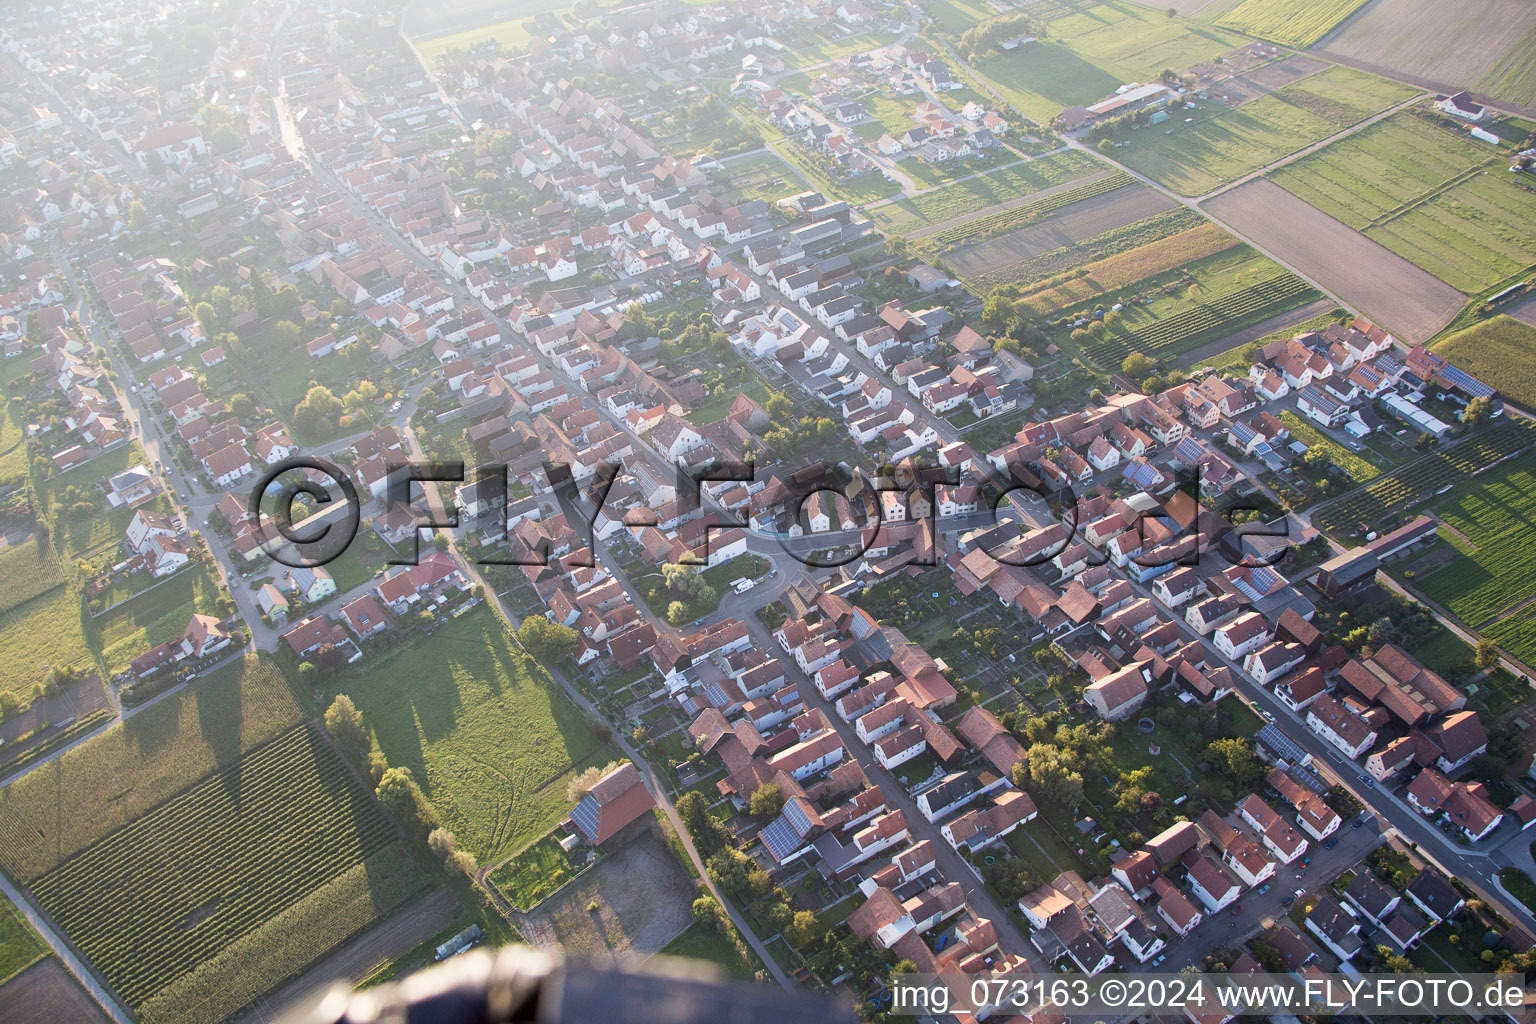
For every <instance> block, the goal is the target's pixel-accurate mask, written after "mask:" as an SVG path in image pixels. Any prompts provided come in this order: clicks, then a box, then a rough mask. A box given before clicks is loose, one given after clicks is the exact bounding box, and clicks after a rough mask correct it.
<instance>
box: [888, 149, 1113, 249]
mask: <svg viewBox="0 0 1536 1024" xmlns="http://www.w3.org/2000/svg"><path fill="white" fill-rule="evenodd" d="M902 169H903V170H906V169H907V168H906V166H905V163H904V164H903V167H902ZM1110 173H1112V172H1109V171H1106V170H1105V168H1104V165H1103V164H1101V163H1099V162H1098V161H1097V160H1094V159H1093V158H1092V157H1091V156H1089V155H1088V154H1086V153H1081V152H1077V151H1075V150H1068V151H1066V152H1061V153H1052V154H1050V155H1048V156H1043V157H1040V158H1039V159H1037V160H1031V161H1029V162H1027V163H1012V164H1007V165H1005V166H1003V167H999V168H997V169H995V170H991V171H987V172H985V173H982V174H976V175H972V176H971V177H968V178H966V179H964V180H963V181H955V182H951V183H949V184H948V185H946V186H945V187H943V188H940V189H935V190H933V191H930V192H922V193H919V194H918V195H915V196H910V197H905V198H899V199H894V200H892V201H891V202H889V203H882V204H880V205H879V206H875V207H872V208H871V209H870V211H869V212H870V214H871V216H873V217H874V218H875V220H876V222H877V223H878V224H879V225H880V226H881V228H882V230H885V231H888V232H894V233H908V232H910V233H913V234H917V233H919V232H920V231H922V230H932V229H934V228H935V227H937V226H939V225H941V224H944V223H945V222H947V221H950V220H953V219H956V218H960V217H964V216H966V215H967V214H974V213H976V212H977V211H978V210H984V209H986V208H987V207H989V206H994V205H997V204H999V203H1010V204H1014V205H1018V204H1022V203H1025V202H1028V201H1029V200H1031V199H1032V198H1033V196H1034V195H1035V194H1036V193H1039V192H1042V191H1044V190H1046V189H1050V188H1054V187H1057V186H1061V185H1063V184H1067V183H1075V182H1080V181H1083V182H1086V179H1088V178H1090V177H1102V176H1107V175H1108V174H1110Z"/></svg>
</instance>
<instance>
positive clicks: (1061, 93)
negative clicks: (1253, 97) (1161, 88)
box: [972, 0, 1244, 124]
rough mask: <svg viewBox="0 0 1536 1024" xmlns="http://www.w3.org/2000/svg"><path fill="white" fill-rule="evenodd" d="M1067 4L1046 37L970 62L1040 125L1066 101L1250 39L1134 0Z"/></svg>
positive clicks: (1107, 91) (1092, 99)
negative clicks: (1078, 5)
mask: <svg viewBox="0 0 1536 1024" xmlns="http://www.w3.org/2000/svg"><path fill="white" fill-rule="evenodd" d="M1063 10H1065V11H1066V13H1062V14H1059V15H1057V16H1055V17H1050V23H1049V29H1050V35H1049V38H1048V39H1045V40H1040V41H1038V42H1034V43H1030V44H1028V45H1027V46H1023V47H1020V48H1019V49H1017V50H1014V51H1012V52H1009V53H998V54H994V55H991V56H986V57H983V58H981V59H980V60H977V61H974V62H972V66H973V67H975V68H976V70H977V71H979V72H980V73H981V74H982V75H984V76H985V77H986V78H988V79H989V80H991V82H992V84H993V85H994V86H996V87H997V90H998V91H999V92H1000V93H1002V94H1003V96H1004V97H1005V98H1006V99H1007V100H1008V101H1009V102H1010V103H1012V104H1013V105H1014V106H1015V107H1017V108H1018V109H1019V110H1020V111H1021V112H1022V113H1023V114H1024V115H1025V116H1027V117H1029V118H1030V119H1031V120H1034V121H1036V122H1038V123H1040V124H1046V123H1048V122H1049V121H1050V120H1051V119H1052V118H1054V117H1055V116H1056V115H1057V114H1059V113H1061V111H1062V110H1063V109H1064V108H1066V107H1071V106H1077V105H1079V104H1081V105H1085V106H1086V105H1087V104H1090V103H1096V102H1097V101H1099V100H1101V99H1103V98H1104V97H1106V96H1109V95H1111V94H1112V93H1114V91H1115V90H1116V89H1118V88H1119V87H1120V86H1121V85H1124V84H1125V83H1127V82H1146V81H1150V80H1152V79H1155V78H1156V77H1157V76H1158V75H1159V74H1160V73H1161V72H1162V70H1163V69H1164V68H1169V67H1171V68H1173V69H1174V70H1176V71H1183V70H1184V69H1186V68H1188V67H1190V66H1192V65H1194V64H1199V63H1202V62H1205V61H1209V60H1211V59H1213V58H1215V57H1216V56H1218V55H1219V54H1222V53H1226V52H1227V51H1228V50H1232V49H1234V48H1236V47H1239V46H1241V45H1243V42H1244V40H1243V38H1242V37H1241V36H1239V35H1237V34H1235V33H1232V32H1228V31H1226V30H1225V29H1221V28H1216V27H1213V26H1210V25H1203V24H1200V23H1198V22H1192V21H1188V20H1185V19H1183V18H1169V17H1168V16H1167V14H1166V13H1165V11H1164V10H1163V9H1162V8H1158V9H1153V8H1152V7H1149V6H1143V5H1141V4H1137V3H1132V2H1130V0H1107V2H1105V3H1099V4H1092V5H1084V6H1082V7H1077V6H1076V5H1072V6H1070V7H1064V8H1063ZM1048 17H1049V16H1048Z"/></svg>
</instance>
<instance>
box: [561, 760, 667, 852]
mask: <svg viewBox="0 0 1536 1024" xmlns="http://www.w3.org/2000/svg"><path fill="white" fill-rule="evenodd" d="M655 804H656V801H655V799H654V798H652V796H651V793H650V790H648V789H646V788H645V783H644V782H642V781H641V780H640V773H639V772H638V771H637V770H636V769H635V766H634V765H633V764H632V763H631V762H629V761H625V762H624V763H623V764H621V765H619V767H617V768H615V769H614V770H613V771H611V772H609V773H608V774H607V775H604V776H603V777H602V778H601V779H598V780H597V785H595V786H593V787H592V788H591V789H590V790H588V792H587V795H586V796H584V797H582V798H581V802H580V803H578V804H577V805H576V809H575V810H574V811H572V812H571V824H572V825H574V826H575V827H576V828H577V829H579V830H580V831H581V834H582V835H583V836H585V837H586V838H587V841H588V842H590V843H592V844H593V845H594V846H601V845H602V844H603V843H605V842H607V841H608V840H609V839H612V838H613V837H614V836H615V835H616V834H617V833H618V832H619V830H620V829H622V828H623V827H624V826H625V825H628V824H629V823H630V822H632V821H634V820H635V819H636V818H638V817H640V816H641V815H643V814H646V813H648V812H649V811H650V809H651V808H652V807H654V806H655Z"/></svg>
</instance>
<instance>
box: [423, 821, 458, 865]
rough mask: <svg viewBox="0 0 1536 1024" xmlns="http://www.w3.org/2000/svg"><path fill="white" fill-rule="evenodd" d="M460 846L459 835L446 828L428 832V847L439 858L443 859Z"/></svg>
mask: <svg viewBox="0 0 1536 1024" xmlns="http://www.w3.org/2000/svg"><path fill="white" fill-rule="evenodd" d="M458 848H459V840H458V837H457V836H455V835H454V834H453V833H452V832H450V831H448V830H447V829H445V828H435V829H433V830H432V831H431V832H428V833H427V849H429V850H431V851H432V856H434V857H436V858H437V859H438V860H443V859H444V858H446V857H447V856H448V855H449V854H450V853H452V852H453V851H454V850H457V849H458Z"/></svg>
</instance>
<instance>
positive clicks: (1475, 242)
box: [1274, 110, 1536, 292]
mask: <svg viewBox="0 0 1536 1024" xmlns="http://www.w3.org/2000/svg"><path fill="white" fill-rule="evenodd" d="M1507 162H1508V157H1507V154H1504V153H1500V152H1498V151H1497V150H1495V149H1494V148H1493V147H1491V146H1488V145H1486V144H1485V143H1481V142H1478V141H1476V140H1475V139H1471V138H1469V137H1466V136H1462V135H1457V134H1453V133H1452V132H1450V131H1448V130H1447V129H1445V128H1443V127H1441V126H1440V125H1438V124H1436V123H1435V122H1434V121H1432V120H1431V119H1429V118H1428V117H1425V116H1421V115H1420V114H1417V113H1415V112H1412V111H1406V110H1405V111H1402V112H1400V113H1398V114H1394V115H1393V116H1392V117H1389V118H1386V119H1385V120H1382V121H1379V122H1377V123H1376V124H1373V125H1371V126H1370V127H1369V128H1366V129H1364V130H1362V131H1360V132H1357V133H1355V134H1354V135H1352V136H1350V137H1349V138H1347V139H1340V140H1339V141H1338V142H1335V143H1334V144H1332V145H1330V146H1327V147H1325V148H1323V149H1321V150H1319V151H1317V152H1316V153H1311V154H1308V155H1307V156H1306V157H1303V158H1302V159H1300V160H1298V161H1296V162H1295V163H1294V164H1291V165H1290V166H1287V167H1284V168H1282V169H1281V170H1279V171H1278V172H1276V173H1275V175H1274V180H1275V182H1276V183H1277V184H1279V185H1280V186H1281V187H1283V188H1285V189H1286V190H1287V191H1289V192H1290V193H1292V194H1293V195H1296V196H1298V197H1300V198H1301V199H1304V200H1306V201H1307V202H1308V203H1310V204H1312V205H1313V206H1315V207H1317V208H1318V209H1319V210H1322V211H1323V212H1324V213H1326V214H1328V215H1329V216H1331V217H1335V218H1337V219H1338V220H1339V221H1341V222H1343V223H1344V224H1347V225H1349V226H1350V227H1352V228H1355V229H1357V230H1360V231H1363V232H1364V233H1365V235H1366V236H1367V237H1369V238H1371V239H1373V240H1375V241H1377V242H1379V243H1381V244H1382V245H1383V246H1385V247H1386V248H1387V249H1390V250H1391V251H1393V252H1395V253H1397V254H1398V255H1400V256H1403V257H1404V258H1406V259H1408V260H1409V261H1411V262H1413V263H1414V264H1415V265H1417V266H1419V267H1422V268H1424V269H1425V270H1427V271H1429V272H1430V273H1432V274H1434V275H1435V276H1436V277H1438V278H1440V279H1441V280H1442V281H1444V282H1445V283H1446V284H1449V285H1451V286H1452V287H1453V288H1458V289H1460V290H1461V291H1464V292H1477V291H1480V290H1482V289H1484V288H1488V287H1491V286H1492V285H1494V284H1497V283H1498V282H1500V281H1502V280H1504V279H1505V278H1507V277H1509V276H1511V275H1512V274H1516V273H1518V272H1519V271H1520V270H1522V269H1523V268H1524V267H1526V266H1528V265H1530V264H1531V263H1532V262H1536V238H1533V237H1532V235H1531V232H1530V230H1529V225H1530V223H1531V222H1532V221H1533V220H1536V187H1532V186H1531V185H1530V184H1528V183H1525V182H1523V181H1521V180H1519V179H1518V178H1516V177H1515V176H1513V175H1511V174H1510V173H1509V172H1508V171H1507V170H1506V164H1507Z"/></svg>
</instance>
